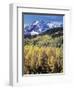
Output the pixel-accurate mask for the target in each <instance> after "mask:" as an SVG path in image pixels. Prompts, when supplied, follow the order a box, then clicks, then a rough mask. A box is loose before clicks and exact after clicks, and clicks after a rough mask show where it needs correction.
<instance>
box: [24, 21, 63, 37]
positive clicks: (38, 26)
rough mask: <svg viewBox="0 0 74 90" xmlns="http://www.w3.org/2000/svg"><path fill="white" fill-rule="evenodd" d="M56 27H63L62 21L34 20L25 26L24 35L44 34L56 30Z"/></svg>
mask: <svg viewBox="0 0 74 90" xmlns="http://www.w3.org/2000/svg"><path fill="white" fill-rule="evenodd" d="M55 28H63V24H62V23H61V22H48V23H46V22H44V21H43V20H41V21H38V20H37V21H34V22H33V23H32V24H31V25H29V26H26V27H25V28H24V36H29V35H30V36H33V35H39V34H44V33H46V32H49V33H51V32H54V29H55Z"/></svg>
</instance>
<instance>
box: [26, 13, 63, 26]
mask: <svg viewBox="0 0 74 90" xmlns="http://www.w3.org/2000/svg"><path fill="white" fill-rule="evenodd" d="M36 20H39V21H40V20H44V21H45V22H61V23H63V15H39V14H37V15H36V14H24V24H25V25H31V24H32V23H33V21H36Z"/></svg>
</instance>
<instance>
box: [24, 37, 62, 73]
mask: <svg viewBox="0 0 74 90" xmlns="http://www.w3.org/2000/svg"><path fill="white" fill-rule="evenodd" d="M62 72H63V36H59V37H58V36H55V37H54V36H53V35H39V36H34V37H31V38H26V39H24V74H42V73H44V74H45V73H62Z"/></svg>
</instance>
